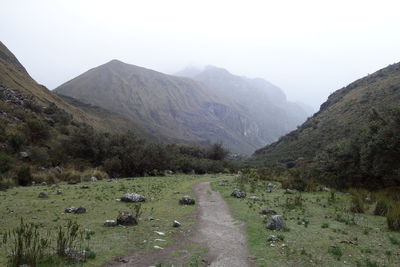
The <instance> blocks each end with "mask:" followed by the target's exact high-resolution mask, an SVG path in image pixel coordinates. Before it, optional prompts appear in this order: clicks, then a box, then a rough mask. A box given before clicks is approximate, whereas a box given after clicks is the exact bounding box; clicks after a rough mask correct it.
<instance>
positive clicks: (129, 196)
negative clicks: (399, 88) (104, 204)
mask: <svg viewBox="0 0 400 267" xmlns="http://www.w3.org/2000/svg"><path fill="white" fill-rule="evenodd" d="M121 201H124V202H143V201H146V197H145V196H142V195H139V194H136V193H126V194H124V195H123V196H122V197H121Z"/></svg>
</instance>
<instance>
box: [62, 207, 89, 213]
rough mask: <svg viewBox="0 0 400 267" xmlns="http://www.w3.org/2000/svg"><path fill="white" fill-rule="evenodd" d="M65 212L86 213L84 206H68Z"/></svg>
mask: <svg viewBox="0 0 400 267" xmlns="http://www.w3.org/2000/svg"><path fill="white" fill-rule="evenodd" d="M64 212H65V213H75V214H82V213H86V208H84V207H78V208H76V207H69V208H66V209H65V210H64Z"/></svg>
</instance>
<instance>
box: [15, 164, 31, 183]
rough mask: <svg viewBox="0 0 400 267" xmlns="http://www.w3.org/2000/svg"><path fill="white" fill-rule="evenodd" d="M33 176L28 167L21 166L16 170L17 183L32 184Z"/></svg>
mask: <svg viewBox="0 0 400 267" xmlns="http://www.w3.org/2000/svg"><path fill="white" fill-rule="evenodd" d="M32 181H33V178H32V174H31V169H30V168H29V167H21V168H20V169H19V170H18V172H17V182H18V185H21V186H27V185H30V184H32Z"/></svg>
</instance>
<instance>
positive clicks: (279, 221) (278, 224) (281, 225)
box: [267, 215, 287, 230]
mask: <svg viewBox="0 0 400 267" xmlns="http://www.w3.org/2000/svg"><path fill="white" fill-rule="evenodd" d="M286 228H287V227H286V223H285V220H284V219H283V216H282V215H273V216H272V217H271V219H269V221H268V223H267V229H270V230H281V229H286Z"/></svg>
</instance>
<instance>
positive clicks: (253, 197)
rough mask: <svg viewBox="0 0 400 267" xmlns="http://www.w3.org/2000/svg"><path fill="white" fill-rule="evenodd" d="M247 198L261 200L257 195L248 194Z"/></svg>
mask: <svg viewBox="0 0 400 267" xmlns="http://www.w3.org/2000/svg"><path fill="white" fill-rule="evenodd" d="M248 198H249V199H252V200H256V201H261V200H262V198H260V197H257V196H249V197H248Z"/></svg>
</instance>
